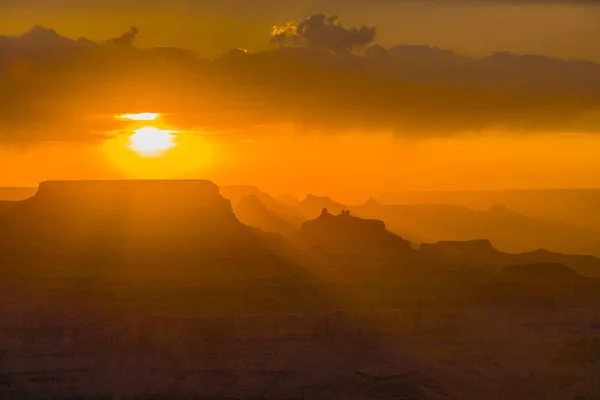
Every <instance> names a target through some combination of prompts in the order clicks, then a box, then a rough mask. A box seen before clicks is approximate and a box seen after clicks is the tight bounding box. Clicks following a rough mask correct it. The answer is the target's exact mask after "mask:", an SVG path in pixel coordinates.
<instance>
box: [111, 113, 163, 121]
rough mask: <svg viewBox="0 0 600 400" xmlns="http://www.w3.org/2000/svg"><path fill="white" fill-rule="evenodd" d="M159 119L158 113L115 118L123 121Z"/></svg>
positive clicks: (122, 115)
mask: <svg viewBox="0 0 600 400" xmlns="http://www.w3.org/2000/svg"><path fill="white" fill-rule="evenodd" d="M159 117H160V113H149V112H145V113H138V114H121V115H117V116H116V118H117V119H120V120H125V121H155V120H156V119H158V118H159Z"/></svg>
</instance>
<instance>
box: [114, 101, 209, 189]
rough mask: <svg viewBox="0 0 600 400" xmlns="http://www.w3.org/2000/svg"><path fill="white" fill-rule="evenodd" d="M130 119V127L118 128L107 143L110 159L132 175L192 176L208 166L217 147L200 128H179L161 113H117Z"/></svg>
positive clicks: (152, 177)
mask: <svg viewBox="0 0 600 400" xmlns="http://www.w3.org/2000/svg"><path fill="white" fill-rule="evenodd" d="M114 117H115V118H116V119H119V120H129V121H131V124H129V126H128V127H126V128H124V129H122V130H119V131H114V132H112V134H111V136H112V137H111V138H110V139H107V140H106V141H105V142H104V144H103V148H102V150H103V152H104V154H105V155H106V157H107V159H108V161H109V163H110V164H111V165H112V166H113V167H115V168H117V169H118V170H120V171H122V172H124V173H125V174H126V175H128V176H129V177H131V178H139V179H169V178H181V177H189V175H188V174H196V173H197V172H198V171H200V170H204V169H206V168H207V167H208V166H209V165H210V164H211V163H212V158H213V155H214V149H213V145H212V143H211V142H209V141H207V140H206V137H205V135H202V134H201V133H200V132H187V131H181V130H175V129H176V128H175V127H173V126H169V125H168V124H166V123H162V122H160V123H159V122H158V121H156V122H153V123H152V124H149V123H148V122H146V121H154V120H156V119H158V118H159V117H161V114H158V113H142V114H122V115H115V116H114Z"/></svg>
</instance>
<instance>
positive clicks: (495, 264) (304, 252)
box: [0, 181, 600, 400]
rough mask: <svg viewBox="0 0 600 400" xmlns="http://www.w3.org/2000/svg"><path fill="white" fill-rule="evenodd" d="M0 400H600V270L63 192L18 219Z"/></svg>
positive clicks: (110, 189)
mask: <svg viewBox="0 0 600 400" xmlns="http://www.w3.org/2000/svg"><path fill="white" fill-rule="evenodd" d="M0 265H1V267H0V277H1V279H0V398H2V399H4V398H6V399H12V398H14V399H20V398H23V399H48V398H53V399H60V398H86V399H87V398H90V399H91V398H111V399H112V398H130V399H132V398H136V399H137V398H139V399H142V398H144V399H159V398H161V399H162V398H173V399H176V398H177V399H195V398H198V399H249V398H255V399H300V398H304V399H332V398H333V399H338V398H339V399H460V400H463V399H466V400H469V399H473V400H480V399H527V400H529V399H597V398H600V390H599V389H598V388H600V385H599V384H598V382H597V379H600V378H597V375H598V373H599V372H600V308H599V307H598V305H600V282H599V281H598V278H597V277H598V276H600V261H599V260H598V259H596V258H594V257H591V256H565V255H562V254H558V253H551V252H547V251H538V252H531V253H523V254H506V253H502V252H500V251H498V250H496V249H494V248H493V246H492V245H491V244H490V243H489V242H487V241H473V242H440V243H437V244H429V245H425V246H421V247H420V248H415V246H413V245H412V244H411V243H409V242H408V241H406V240H404V239H403V238H401V237H399V236H397V235H394V234H392V233H391V232H389V231H387V230H386V226H385V225H384V224H383V223H382V222H380V221H377V220H366V219H361V218H357V217H354V216H353V215H350V214H349V213H346V212H341V213H339V214H338V213H337V212H335V213H333V214H332V213H330V212H328V211H326V210H323V211H322V212H321V214H320V215H319V216H318V217H317V218H315V219H313V220H310V221H308V222H305V223H304V224H303V225H302V226H301V228H300V229H299V230H298V231H290V234H289V235H288V236H283V235H278V234H275V233H268V232H264V231H260V230H258V229H255V228H250V227H248V226H246V225H243V224H241V223H240V222H239V221H238V219H237V218H236V217H235V216H234V214H233V212H232V208H231V205H230V203H229V201H228V200H225V199H224V198H223V197H222V196H221V195H220V194H219V188H218V187H217V186H216V185H214V184H212V183H210V182H206V181H173V182H161V181H146V182H127V181H121V182H48V183H44V184H42V185H41V187H40V190H39V191H38V193H37V194H36V195H35V196H34V197H32V198H30V199H27V200H24V201H22V202H18V203H15V204H12V205H11V206H10V207H7V208H6V209H5V211H3V212H2V216H1V217H0Z"/></svg>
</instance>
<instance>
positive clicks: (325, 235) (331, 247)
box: [300, 208, 413, 256]
mask: <svg viewBox="0 0 600 400" xmlns="http://www.w3.org/2000/svg"><path fill="white" fill-rule="evenodd" d="M300 238H301V240H302V241H303V242H304V243H306V244H309V245H312V246H314V247H319V248H321V249H323V250H326V251H328V252H332V253H343V254H349V253H358V254H363V255H376V256H382V255H384V254H388V253H389V252H393V253H403V252H411V253H412V252H413V250H412V248H411V245H410V242H408V241H406V240H404V239H402V238H401V237H400V236H396V235H394V234H393V233H391V232H389V231H388V230H386V227H385V223H383V222H382V221H379V220H375V219H363V218H359V217H355V216H353V215H350V211H348V210H344V211H342V212H341V213H340V214H339V215H333V214H331V213H330V212H329V211H328V210H327V208H323V209H322V210H321V215H320V216H319V217H317V218H316V219H314V220H311V221H306V222H305V223H304V224H302V228H301V230H300Z"/></svg>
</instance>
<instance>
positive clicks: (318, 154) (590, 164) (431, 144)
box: [0, 134, 600, 200]
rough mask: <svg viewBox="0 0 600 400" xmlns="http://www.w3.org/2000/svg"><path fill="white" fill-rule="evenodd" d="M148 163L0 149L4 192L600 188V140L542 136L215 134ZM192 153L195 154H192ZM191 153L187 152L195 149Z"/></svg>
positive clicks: (95, 148)
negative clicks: (133, 180)
mask: <svg viewBox="0 0 600 400" xmlns="http://www.w3.org/2000/svg"><path fill="white" fill-rule="evenodd" d="M200 140H201V139H197V140H196V142H192V144H191V145H190V142H189V141H188V142H187V143H185V142H184V143H181V144H180V146H179V149H178V150H172V152H173V154H169V153H167V154H165V155H164V156H162V157H156V158H143V157H141V156H139V155H136V154H135V153H133V152H131V151H130V150H128V149H125V147H124V145H122V147H119V146H116V147H110V146H109V147H108V148H107V147H106V146H102V145H81V144H52V145H38V146H36V147H33V148H28V149H22V150H15V149H13V150H6V149H4V150H0V159H1V160H2V168H3V170H4V171H10V173H3V174H2V176H1V177H0V185H3V186H23V185H25V186H34V185H36V184H37V182H39V181H41V180H47V179H90V178H92V179H101V178H124V177H140V178H171V177H172V178H183V177H186V178H189V177H192V178H208V179H212V180H214V181H215V182H217V183H220V184H254V185H256V186H259V187H261V188H263V189H264V190H266V191H269V192H272V193H292V194H295V195H297V196H303V195H305V194H306V193H308V192H312V193H315V194H322V195H324V194H328V195H332V196H336V197H338V198H342V199H345V200H360V199H363V198H366V197H368V196H369V195H371V194H374V195H376V194H379V193H382V192H386V191H390V190H452V189H507V188H584V187H598V177H600V162H599V161H598V157H597V155H598V154H600V138H599V137H595V136H593V135H552V136H545V135H539V136H536V137H528V138H523V137H500V138H499V137H489V138H469V137H463V138H459V139H445V140H442V139H439V140H433V139H432V140H426V141H407V140H401V139H397V138H393V137H392V136H390V135H386V134H377V135H372V136H369V137H365V136H364V135H338V136H333V137H331V136H326V137H323V136H317V135H314V136H310V135H309V136H306V135H304V136H298V135H294V134H286V135H281V136H277V137H275V138H272V139H270V140H254V141H252V142H246V141H243V140H240V139H223V138H219V137H218V136H208V137H206V138H205V139H203V140H202V141H200ZM186 145H187V146H186ZM186 147H187V148H186Z"/></svg>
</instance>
